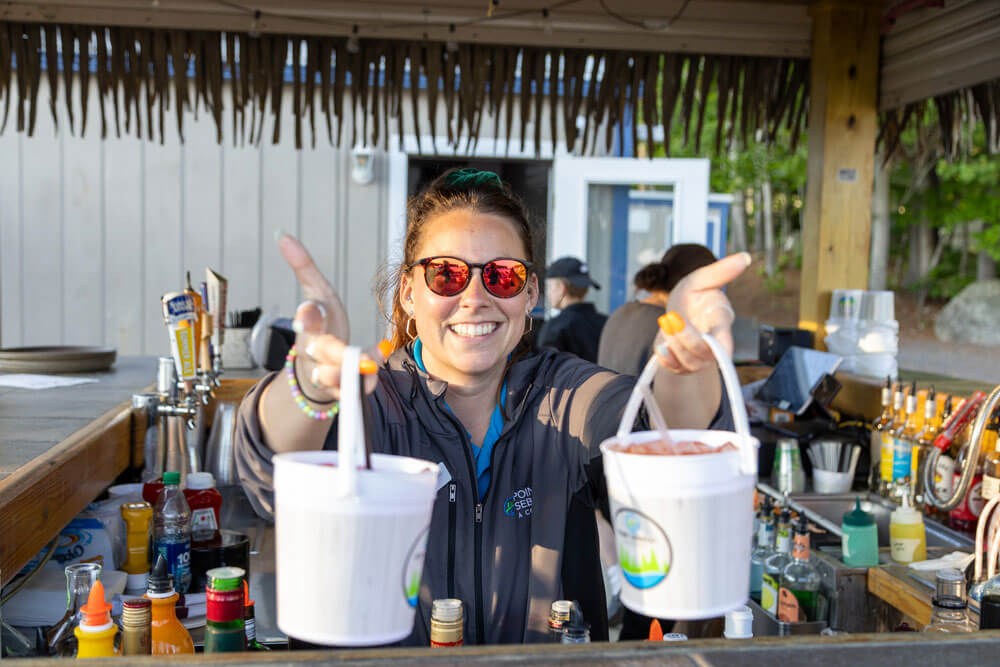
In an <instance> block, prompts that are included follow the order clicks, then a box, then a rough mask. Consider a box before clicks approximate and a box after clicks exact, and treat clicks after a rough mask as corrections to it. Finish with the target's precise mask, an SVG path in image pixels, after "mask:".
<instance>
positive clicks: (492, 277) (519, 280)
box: [483, 259, 528, 298]
mask: <svg viewBox="0 0 1000 667" xmlns="http://www.w3.org/2000/svg"><path fill="white" fill-rule="evenodd" d="M527 276H528V269H527V267H525V266H524V264H522V263H521V262H518V261H515V260H511V259H498V260H495V261H493V262H489V263H487V264H486V266H484V267H483V283H484V284H485V285H486V289H487V290H489V292H490V293H491V294H494V295H495V296H498V297H501V298H509V297H512V296H514V295H516V294H518V293H519V292H520V291H521V290H522V289H524V283H525V281H526V280H527Z"/></svg>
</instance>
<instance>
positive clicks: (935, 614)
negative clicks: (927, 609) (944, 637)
mask: <svg viewBox="0 0 1000 667" xmlns="http://www.w3.org/2000/svg"><path fill="white" fill-rule="evenodd" d="M935 584H936V586H935V588H936V591H935V594H934V597H933V598H932V599H931V604H932V605H933V607H932V609H931V622H930V623H929V624H928V625H927V627H925V628H924V632H975V631H976V626H974V625H973V624H972V622H971V621H970V620H969V613H968V602H967V600H966V599H965V575H964V574H962V573H961V572H960V571H958V570H956V569H954V568H945V569H943V570H938V573H937V579H936V582H935Z"/></svg>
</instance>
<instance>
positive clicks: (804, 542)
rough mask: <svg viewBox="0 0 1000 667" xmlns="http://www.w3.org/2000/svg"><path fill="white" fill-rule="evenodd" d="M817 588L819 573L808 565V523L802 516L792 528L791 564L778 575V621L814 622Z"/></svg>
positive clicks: (817, 601)
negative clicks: (779, 584)
mask: <svg viewBox="0 0 1000 667" xmlns="http://www.w3.org/2000/svg"><path fill="white" fill-rule="evenodd" d="M819 587H820V576H819V572H817V571H816V568H815V567H814V566H813V564H812V563H811V562H809V523H808V522H807V521H806V518H805V517H804V516H802V517H799V523H798V525H797V526H796V527H795V545H794V546H793V547H792V560H791V562H789V563H788V565H786V566H785V569H784V570H782V571H781V588H780V589H779V592H778V618H779V619H781V620H782V621H785V622H786V623H805V622H808V621H815V620H817V618H816V616H817V609H818V607H819Z"/></svg>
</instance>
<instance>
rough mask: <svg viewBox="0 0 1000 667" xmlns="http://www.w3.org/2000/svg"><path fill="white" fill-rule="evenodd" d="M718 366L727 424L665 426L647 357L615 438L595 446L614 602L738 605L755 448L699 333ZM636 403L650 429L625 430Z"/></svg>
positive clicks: (733, 379) (731, 386) (666, 608)
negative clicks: (616, 580) (612, 556)
mask: <svg viewBox="0 0 1000 667" xmlns="http://www.w3.org/2000/svg"><path fill="white" fill-rule="evenodd" d="M704 338H705V341H706V343H708V345H709V346H710V347H711V348H712V351H713V352H714V353H715V356H716V359H717V360H718V363H719V367H720V368H721V370H722V377H723V381H724V382H723V384H724V385H725V392H726V396H727V398H728V400H729V402H730V405H731V407H732V413H733V420H734V422H735V425H736V430H735V431H712V430H668V429H667V426H666V424H665V422H664V420H663V416H662V414H661V413H660V410H659V407H658V406H657V405H656V403H655V401H654V400H653V398H652V391H651V390H650V384H651V382H652V379H653V375H654V374H655V371H656V364H657V362H656V359H655V357H654V358H652V359H650V361H649V363H647V365H646V368H645V369H644V370H643V372H642V374H641V375H640V376H639V379H638V381H637V382H636V386H635V389H634V390H633V392H632V396H631V397H630V399H629V402H628V403H627V404H626V407H625V412H624V414H623V415H622V421H621V425H620V426H619V429H618V433H617V435H616V436H615V437H613V438H609V439H608V440H605V441H604V442H603V443H602V444H601V452H602V453H603V457H604V473H605V476H606V477H607V486H608V495H609V497H610V500H611V515H612V526H613V527H614V533H615V544H616V546H617V551H618V559H619V563H620V565H621V568H622V573H623V575H624V577H623V578H624V583H623V585H622V593H621V598H622V603H623V604H624V605H625V606H626V607H628V608H629V609H632V610H633V611H636V612H639V613H641V614H645V615H647V616H653V617H658V618H671V619H678V620H690V619H702V618H712V617H716V616H722V615H723V614H725V613H726V612H727V611H729V610H731V609H735V608H737V607H739V606H741V605H743V604H745V603H746V600H747V598H748V596H749V582H750V543H751V539H750V536H751V532H752V530H753V490H754V484H755V482H756V480H757V448H758V447H759V446H760V443H759V442H758V441H757V439H756V438H754V437H752V436H751V435H750V427H749V422H748V420H747V414H746V408H745V406H744V404H743V397H742V394H741V392H740V384H739V380H738V378H737V376H736V369H735V368H733V364H732V361H731V360H730V359H729V355H728V354H727V353H726V352H725V350H724V349H723V348H722V347H721V346H720V345H719V343H718V341H716V340H715V339H714V338H712V337H711V336H709V335H708V334H705V335H704ZM643 401H645V402H646V406H647V411H648V413H649V415H650V417H651V419H652V421H653V424H654V425H655V426H656V427H657V428H658V430H656V431H640V432H635V433H630V432H629V430H630V428H631V425H632V424H633V422H634V421H635V418H636V415H637V414H638V411H639V408H640V406H641V404H642V403H643Z"/></svg>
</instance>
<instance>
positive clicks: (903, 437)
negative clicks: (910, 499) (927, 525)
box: [889, 382, 918, 502]
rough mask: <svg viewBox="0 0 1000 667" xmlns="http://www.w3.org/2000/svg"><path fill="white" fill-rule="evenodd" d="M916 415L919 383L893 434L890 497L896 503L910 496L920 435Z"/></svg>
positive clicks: (915, 384) (907, 402) (911, 388)
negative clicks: (911, 467)
mask: <svg viewBox="0 0 1000 667" xmlns="http://www.w3.org/2000/svg"><path fill="white" fill-rule="evenodd" d="M916 415H917V383H916V382H913V383H911V384H910V390H909V392H908V393H907V394H906V401H905V408H904V411H903V417H902V419H901V420H900V421H899V423H898V425H897V426H896V428H895V429H893V432H892V440H893V442H892V488H891V489H890V491H889V495H890V497H892V499H893V500H895V501H896V502H902V498H903V496H907V495H909V494H910V466H911V464H912V461H913V446H914V443H915V442H916V439H917V433H918V430H917V419H916Z"/></svg>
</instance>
